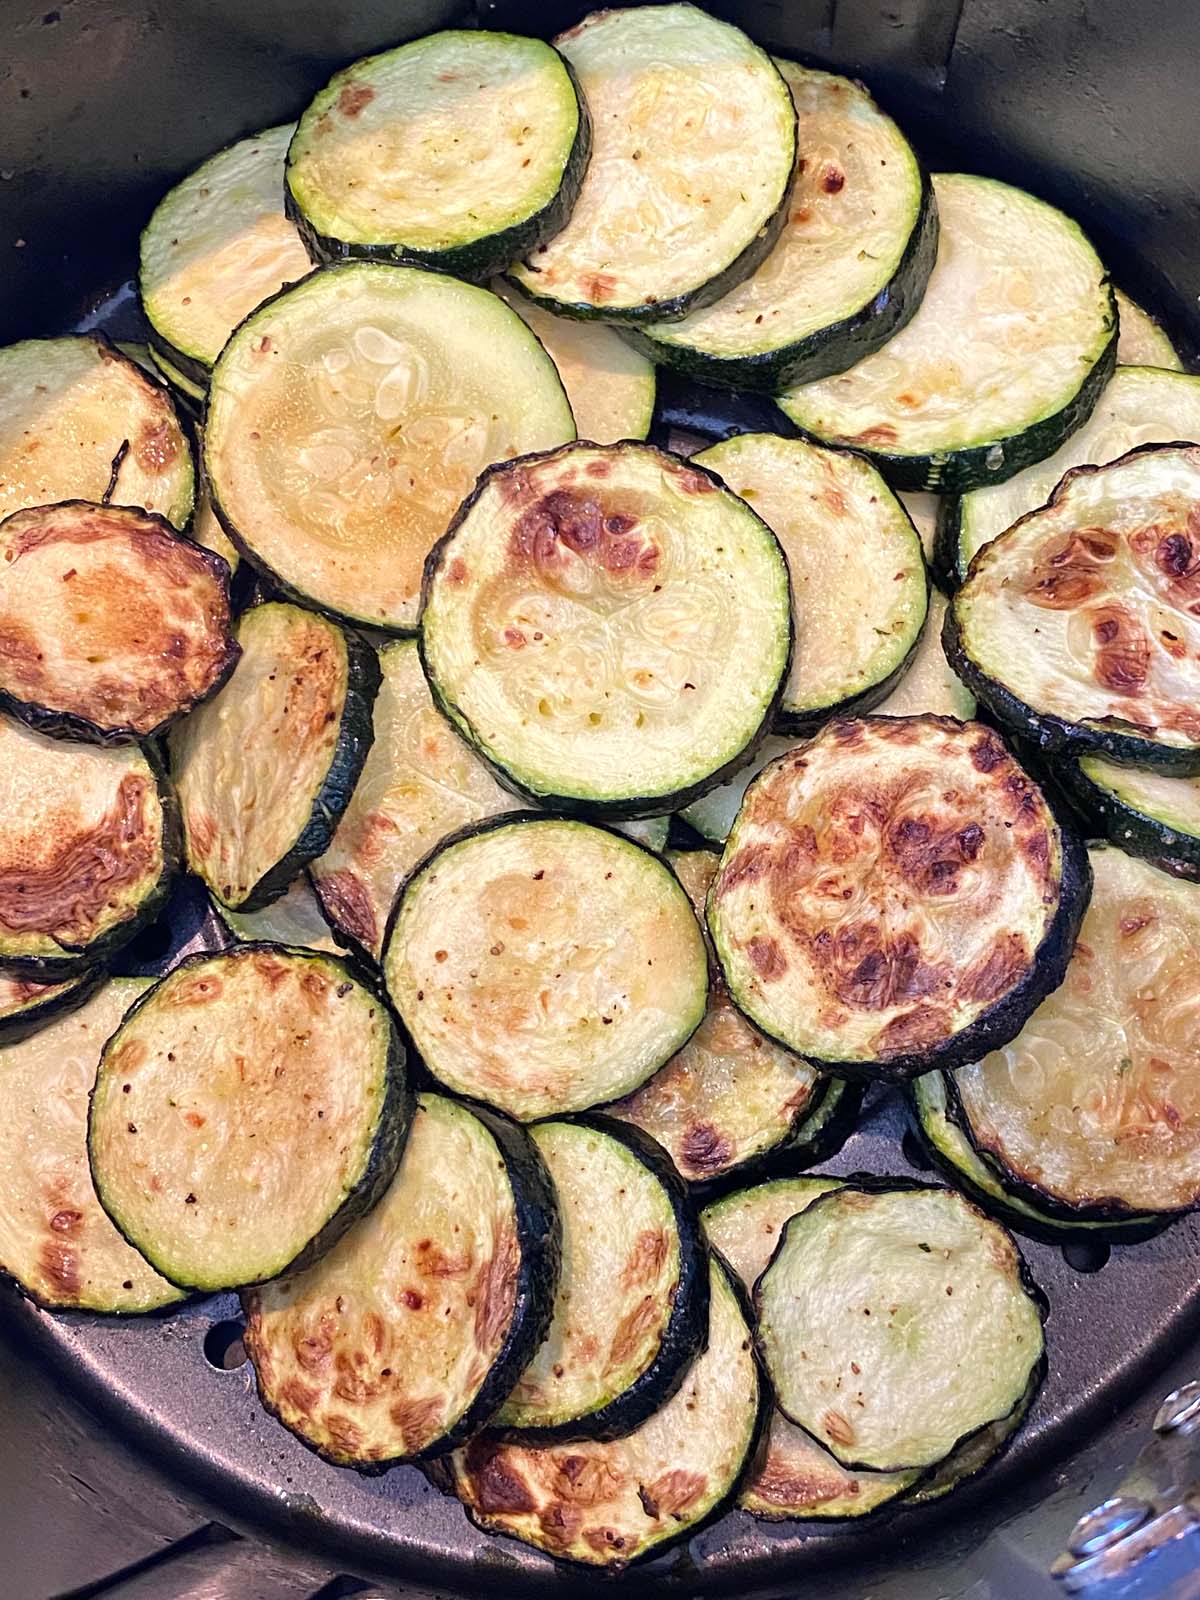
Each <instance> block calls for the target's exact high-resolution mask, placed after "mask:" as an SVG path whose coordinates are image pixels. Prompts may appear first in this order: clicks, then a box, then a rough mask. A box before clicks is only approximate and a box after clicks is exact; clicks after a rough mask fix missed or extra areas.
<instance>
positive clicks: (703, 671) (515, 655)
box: [421, 442, 792, 818]
mask: <svg viewBox="0 0 1200 1600" xmlns="http://www.w3.org/2000/svg"><path fill="white" fill-rule="evenodd" d="M791 627H792V624H791V606H790V601H789V596H788V579H787V564H786V562H785V560H784V557H783V553H782V551H781V550H780V547H779V542H778V540H777V539H776V538H775V536H774V534H772V532H771V530H770V529H769V528H768V527H767V526H766V524H765V523H764V522H762V521H761V519H760V518H759V517H758V516H757V515H756V514H755V513H754V511H752V510H751V508H750V507H749V506H748V505H746V504H745V503H744V502H743V501H741V500H738V499H737V498H736V497H735V496H734V495H733V494H731V493H730V492H729V490H728V489H726V488H725V486H724V485H723V484H722V483H721V481H720V479H719V478H717V477H716V476H715V475H714V474H713V473H711V472H709V471H708V470H706V469H705V468H703V467H697V466H695V465H693V464H692V463H690V462H686V461H684V460H682V459H681V458H680V457H678V456H673V455H670V454H668V453H667V452H666V451H663V450H658V449H656V448H654V447H652V446H650V445H644V444H637V443H631V442H627V443H624V444H618V445H610V446H607V447H605V446H600V445H592V444H587V443H581V444H575V445H568V446H565V447H564V448H562V449H560V450H555V451H551V452H548V453H546V454H544V455H541V456H529V457H526V458H525V459H524V460H518V461H514V462H511V463H507V464H504V463H502V464H500V465H498V466H495V467H492V468H490V469H489V470H488V471H487V472H485V473H484V474H483V476H482V477H481V478H480V480H479V484H478V486H477V487H476V489H475V492H474V493H473V494H472V495H471V496H470V498H469V499H468V500H467V501H466V503H465V504H464V505H463V507H462V508H461V510H460V511H459V513H458V515H457V517H456V518H455V520H454V522H453V523H452V524H451V526H450V529H449V531H448V532H447V534H446V536H445V538H444V539H442V540H441V541H440V542H439V543H438V545H437V546H436V547H435V548H434V550H433V551H432V553H431V554H430V557H429V561H428V564H427V567H426V574H425V585H424V595H423V602H422V608H421V657H422V661H423V663H424V667H425V672H426V675H427V677H428V678H429V683H430V687H431V689H432V691H433V695H434V699H435V701H436V702H437V704H438V706H439V708H440V709H441V710H442V711H443V712H444V713H445V714H446V715H447V716H448V717H449V718H450V720H451V721H452V722H453V723H454V725H455V726H456V727H457V728H458V729H459V731H460V732H461V733H462V734H463V736H464V737H465V738H466V739H468V740H469V741H470V743H471V744H472V745H474V747H475V748H476V749H477V750H478V751H479V753H480V754H481V755H482V756H483V757H484V759H485V760H487V761H488V762H489V763H490V764H491V765H492V766H493V767H494V768H495V769H496V771H497V772H498V773H499V774H500V775H501V779H502V781H503V782H504V783H505V784H506V785H507V786H508V787H509V788H512V789H514V790H516V791H517V792H518V793H520V794H522V795H524V796H525V797H526V798H528V799H531V800H534V801H545V802H547V803H551V804H554V805H556V806H558V807H559V808H562V809H571V810H580V811H586V812H587V813H589V814H591V815H605V816H611V817H625V818H627V817H637V816H651V815H655V814H658V813H661V812H664V811H669V810H671V809H673V808H675V807H676V806H678V805H679V804H680V803H686V801H687V800H689V799H691V798H693V797H694V796H695V795H696V794H697V793H699V792H701V791H702V790H704V789H707V788H709V787H711V786H712V785H713V784H714V783H716V782H719V781H720V778H721V777H722V776H723V775H724V774H725V772H726V771H727V770H730V769H732V768H735V767H737V766H739V765H740V764H741V763H742V762H743V761H744V760H745V759H747V756H748V755H749V754H750V753H752V751H753V748H754V745H755V743H756V741H757V740H758V739H759V738H760V737H761V735H762V734H763V733H764V731H765V729H766V727H767V725H768V723H769V720H770V718H771V716H772V714H773V712H774V710H775V707H776V705H777V704H778V700H779V696H780V694H781V693H782V690H783V684H784V680H785V677H786V673H787V668H788V662H789V658H790V652H791Z"/></svg>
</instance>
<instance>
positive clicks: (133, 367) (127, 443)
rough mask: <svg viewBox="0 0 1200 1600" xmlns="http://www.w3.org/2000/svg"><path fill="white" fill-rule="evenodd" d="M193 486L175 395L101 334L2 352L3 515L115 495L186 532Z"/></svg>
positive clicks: (0, 507)
mask: <svg viewBox="0 0 1200 1600" xmlns="http://www.w3.org/2000/svg"><path fill="white" fill-rule="evenodd" d="M194 492H195V480H194V471H193V467H192V452H191V450H190V449H189V447H188V442H187V438H186V437H185V435H184V432H183V429H182V427H181V426H180V423H179V418H178V417H177V416H176V414H175V407H174V406H173V405H172V403H171V396H170V395H169V394H168V393H167V391H166V389H164V388H163V386H162V384H161V383H158V382H157V381H156V380H155V379H153V378H150V377H147V375H146V373H145V372H143V370H142V369H141V367H139V366H138V364H137V362H136V361H131V360H130V359H129V357H128V356H125V355H122V353H121V352H120V351H119V350H118V349H117V347H116V346H115V345H113V344H110V343H109V342H108V340H107V339H106V338H104V336H103V335H102V334H98V333H90V334H70V335H68V336H67V337H65V338H62V339H25V340H22V342H21V343H20V344H10V345H9V346H7V348H5V349H0V517H7V516H11V515H12V513H13V512H14V511H22V510H24V509H25V507H27V506H46V505H51V504H52V503H54V502H55V501H59V500H102V499H105V498H107V499H109V500H111V501H113V502H114V503H115V504H117V505H124V506H142V507H144V509H145V510H147V511H156V512H158V514H159V515H160V516H162V517H165V518H166V520H167V521H168V522H169V523H171V524H172V525H173V526H174V527H176V528H182V527H183V526H184V524H185V523H186V522H187V520H188V518H189V517H190V516H191V514H192V497H193V494H194Z"/></svg>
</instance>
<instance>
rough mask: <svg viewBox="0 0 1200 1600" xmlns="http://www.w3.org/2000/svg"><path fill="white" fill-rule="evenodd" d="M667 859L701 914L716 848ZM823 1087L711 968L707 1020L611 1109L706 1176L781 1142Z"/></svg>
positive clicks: (697, 1177)
mask: <svg viewBox="0 0 1200 1600" xmlns="http://www.w3.org/2000/svg"><path fill="white" fill-rule="evenodd" d="M669 859H670V862H671V865H672V866H673V867H674V868H675V871H676V873H677V874H678V876H679V881H680V882H681V883H682V884H683V886H684V888H685V889H686V890H687V892H688V896H689V898H690V899H691V902H692V904H693V906H694V907H695V908H696V915H697V916H698V917H703V916H704V900H705V896H706V895H707V894H708V891H709V888H710V886H711V884H712V880H713V878H714V877H715V876H716V871H717V863H718V858H717V856H716V855H715V854H714V853H713V852H712V851H709V850H690V851H685V852H680V853H678V854H674V855H672V856H671V857H670V858H669ZM714 965H715V964H714ZM819 1092H820V1088H819V1080H818V1078H817V1074H816V1073H815V1072H814V1071H813V1069H812V1068H811V1067H810V1066H809V1064H808V1062H807V1061H802V1060H801V1059H800V1057H799V1056H796V1055H793V1054H792V1052H791V1051H790V1050H784V1049H781V1048H780V1046H779V1045H777V1044H772V1043H771V1041H770V1040H769V1039H764V1038H763V1036H762V1034H761V1033H759V1032H758V1030H757V1029H756V1028H752V1027H751V1026H750V1024H749V1023H748V1022H747V1021H746V1019H745V1017H743V1016H742V1014H741V1012H740V1011H738V1009H737V1008H736V1006H734V1004H733V1003H732V1001H731V1000H730V998H729V996H728V995H727V994H726V992H725V986H724V984H723V983H722V982H721V976H720V973H719V972H717V971H713V972H711V973H710V974H709V992H708V1010H707V1012H706V1013H705V1016H704V1021H703V1022H702V1023H701V1024H700V1026H699V1027H698V1028H697V1029H696V1031H695V1033H694V1034H693V1035H692V1037H691V1038H690V1039H689V1040H688V1042H687V1043H686V1044H685V1045H684V1047H683V1049H682V1050H681V1051H680V1052H679V1054H678V1055H676V1056H672V1058H671V1060H670V1061H668V1062H667V1064H666V1066H665V1067H660V1068H659V1070H658V1071H657V1072H656V1073H655V1074H654V1076H653V1077H652V1078H651V1079H650V1081H649V1083H645V1084H643V1085H642V1087H641V1088H640V1089H635V1090H634V1092H633V1094H631V1095H630V1096H629V1097H628V1099H625V1100H622V1101H620V1102H619V1104H617V1105H615V1106H613V1108H612V1111H613V1115H614V1116H617V1117H622V1118H624V1119H626V1120H627V1121H629V1122H632V1123H635V1124H636V1125H637V1126H638V1127H639V1128H643V1129H645V1131H646V1132H647V1133H649V1134H651V1135H653V1137H654V1138H655V1139H657V1140H658V1142H659V1143H660V1144H661V1145H663V1146H664V1147H665V1149H666V1150H667V1151H668V1152H669V1153H670V1156H671V1159H672V1161H674V1163H675V1165H676V1167H677V1168H678V1169H679V1171H680V1172H681V1173H682V1174H683V1176H684V1177H685V1178H687V1179H689V1180H690V1181H691V1182H693V1183H705V1182H708V1181H710V1180H711V1179H714V1178H719V1177H722V1176H723V1175H724V1174H725V1173H727V1172H729V1171H730V1170H731V1169H732V1168H734V1167H739V1166H742V1165H743V1164H744V1163H745V1162H747V1161H751V1160H753V1159H754V1158H755V1157H757V1156H760V1155H763V1154H764V1153H765V1152H766V1151H768V1150H773V1149H776V1148H778V1146H780V1145H781V1144H784V1143H785V1142H786V1141H787V1140H788V1139H790V1137H791V1135H792V1134H793V1133H794V1132H795V1131H796V1129H797V1128H798V1127H799V1125H800V1123H801V1121H802V1120H803V1118H804V1117H805V1116H806V1115H807V1114H808V1112H809V1111H810V1110H811V1109H812V1108H813V1106H814V1105H815V1103H816V1100H817V1099H818V1097H819Z"/></svg>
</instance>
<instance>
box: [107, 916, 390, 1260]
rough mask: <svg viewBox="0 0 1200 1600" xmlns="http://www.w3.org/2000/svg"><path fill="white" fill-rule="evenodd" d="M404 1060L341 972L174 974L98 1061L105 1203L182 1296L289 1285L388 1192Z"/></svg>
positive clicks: (269, 967)
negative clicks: (281, 1277)
mask: <svg viewBox="0 0 1200 1600" xmlns="http://www.w3.org/2000/svg"><path fill="white" fill-rule="evenodd" d="M410 1109H411V1105H410V1095H409V1091H408V1089H407V1086H406V1082H405V1071H404V1047H403V1045H402V1044H401V1042H400V1035H399V1033H398V1031H397V1028H396V1024H395V1022H394V1020H393V1018H392V1014H391V1012H390V1010H389V1009H388V1006H387V1004H386V1002H385V1001H384V1000H383V998H382V997H381V996H380V995H379V994H378V993H376V992H375V990H374V989H373V988H371V987H369V986H368V985H367V983H366V981H365V980H364V978H363V977H362V976H361V974H356V973H355V972H354V971H352V970H351V968H350V967H348V966H347V965H346V963H345V962H344V961H340V960H336V959H335V958H334V957H332V956H327V955H322V954H320V953H318V952H317V951H313V950H294V949H289V948H288V947H287V946H286V945H272V944H244V945H236V946H235V947H234V948H233V949H231V950H226V951H224V952H222V953H221V954H219V955H215V956H214V955H209V954H207V953H206V952H201V953H200V954H199V955H195V956H191V957H189V958H188V959H186V960H185V961H182V962H181V963H180V964H179V966H177V967H175V968H174V969H173V971H171V972H169V973H168V974H167V976H166V977H165V978H163V979H162V980H161V981H160V982H158V983H156V984H155V986H154V987H153V988H152V989H151V990H149V992H148V993H146V994H145V995H144V996H143V997H142V998H141V999H140V1000H139V1001H138V1002H137V1004H136V1005H135V1006H134V1007H133V1008H132V1009H131V1010H130V1011H129V1012H128V1013H127V1015H126V1017H125V1020H124V1021H123V1022H122V1024H121V1026H120V1027H119V1028H118V1029H117V1031H116V1032H115V1033H114V1034H113V1035H112V1037H111V1038H110V1039H109V1041H108V1043H107V1044H106V1045H105V1047H104V1052H103V1054H102V1056H101V1058H100V1070H99V1073H98V1075H97V1078H96V1087H95V1091H94V1093H93V1095H92V1109H91V1119H90V1123H89V1127H88V1151H89V1156H90V1160H91V1164H92V1179H93V1181H94V1183H95V1185H96V1193H97V1195H98V1196H99V1197H100V1203H101V1205H102V1206H103V1207H104V1209H105V1211H107V1212H108V1214H109V1216H110V1217H111V1218H112V1220H113V1221H114V1222H115V1223H116V1225H117V1227H118V1228H119V1229H120V1231H121V1232H122V1233H123V1234H124V1235H125V1237H126V1238H127V1239H128V1240H129V1242H130V1243H131V1244H132V1245H133V1246H134V1248H135V1249H137V1250H140V1251H141V1253H142V1255H143V1256H145V1258H146V1260H147V1261H149V1262H150V1264H151V1265H152V1266H154V1267H156V1268H157V1270H158V1271H159V1272H161V1273H162V1275H163V1276H164V1277H165V1278H169V1279H170V1280H171V1282H172V1283H177V1284H179V1285H180V1287H181V1288H189V1289H200V1290H205V1291H211V1290H217V1289H236V1288H240V1287H241V1286H243V1285H245V1284H252V1283H260V1282H262V1281H264V1280H265V1279H267V1278H274V1277H276V1276H277V1275H278V1274H279V1273H281V1272H285V1271H290V1272H298V1271H300V1269H301V1268H302V1267H305V1266H307V1265H309V1264H310V1263H311V1262H313V1261H315V1260H317V1258H318V1257H319V1256H321V1255H323V1254H324V1253H325V1251H326V1250H328V1249H330V1248H331V1247H332V1246H333V1245H334V1244H336V1243H337V1241H338V1239H339V1238H341V1236H342V1235H343V1234H344V1233H345V1231H346V1229H347V1228H348V1227H349V1226H350V1224H351V1223H352V1222H353V1221H354V1220H355V1219H356V1218H357V1217H360V1216H362V1215H363V1213H364V1212H366V1211H369V1210H370V1208H371V1207H372V1206H373V1205H374V1204H375V1202H376V1201H377V1200H378V1199H379V1198H380V1197H381V1195H382V1194H383V1192H384V1191H385V1190H386V1188H387V1186H388V1184H389V1183H390V1182H391V1179H392V1175H393V1173H394V1172H395V1170H396V1163H397V1161H398V1160H399V1157H400V1152H401V1149H402V1148H403V1145H404V1138H405V1135H406V1133H407V1132H408V1123H409V1114H410Z"/></svg>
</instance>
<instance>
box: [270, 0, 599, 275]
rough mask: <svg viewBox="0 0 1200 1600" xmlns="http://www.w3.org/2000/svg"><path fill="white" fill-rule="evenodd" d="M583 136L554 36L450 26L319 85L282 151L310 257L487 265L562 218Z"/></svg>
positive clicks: (492, 268)
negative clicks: (547, 38)
mask: <svg viewBox="0 0 1200 1600" xmlns="http://www.w3.org/2000/svg"><path fill="white" fill-rule="evenodd" d="M590 149H591V127H590V124H589V121H588V115H587V110H586V107H585V106H584V104H583V102H582V100H581V99H580V96H579V94H578V93H577V91H576V86H575V81H574V77H573V75H572V73H571V71H570V69H569V67H568V66H567V64H566V62H565V61H564V60H563V59H562V57H561V56H560V55H559V54H558V52H557V51H556V50H554V49H553V48H552V47H551V46H550V45H548V44H545V43H543V42H542V40H541V39H527V38H522V37H519V36H518V35H516V34H512V33H489V32H485V31H483V30H471V31H467V30H465V29H447V30H446V31H445V32H442V33H431V34H426V36H425V37H424V38H421V39H414V40H412V41H411V43H409V44H404V45H401V46H400V47H399V49H397V50H388V51H386V52H385V53H384V54H382V55H377V56H368V57H367V58H366V59H365V60H362V61H355V62H354V63H353V64H352V65H351V66H348V67H345V68H344V69H343V70H342V71H341V72H338V73H336V74H335V75H334V77H333V78H332V79H331V80H330V82H329V83H328V84H327V85H326V87H325V88H324V89H322V90H321V92H320V94H318V95H317V97H316V99H315V100H314V101H313V102H312V104H311V105H310V106H309V107H308V109H307V110H306V111H305V113H304V115H303V116H302V117H301V119H300V125H299V127H298V128H297V129H296V135H295V138H294V139H293V140H292V143H291V148H290V149H289V151H288V158H287V191H286V194H287V207H288V214H289V215H290V216H292V217H294V218H295V220H296V222H297V224H298V225H299V228H300V231H301V233H302V234H303V235H304V238H305V239H306V241H307V242H308V247H309V249H310V250H311V251H312V253H313V255H314V256H315V258H316V259H317V260H319V261H337V260H340V259H341V258H342V257H344V256H363V257H367V258H369V259H374V260H379V261H403V262H407V263H412V262H423V263H424V264H425V265H426V266H430V267H437V268H439V269H440V270H441V271H444V272H454V273H458V274H460V275H461V276H463V277H466V278H488V277H490V276H491V275H492V274H493V273H494V272H500V271H502V270H503V268H505V267H507V266H508V264H509V262H510V261H515V260H516V259H517V258H518V257H519V256H523V255H527V254H528V252H529V251H530V250H535V249H537V247H538V246H539V245H541V244H544V243H545V242H546V241H547V240H548V239H551V238H553V237H554V235H555V234H556V233H557V232H558V231H559V229H560V228H561V227H562V226H563V224H564V223H565V222H566V220H567V218H568V217H569V216H570V214H571V208H572V207H573V206H574V204H575V200H576V197H577V196H578V194H579V186H580V183H581V182H582V181H583V175H584V172H585V170H586V168H587V164H588V154H589V151H590Z"/></svg>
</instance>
